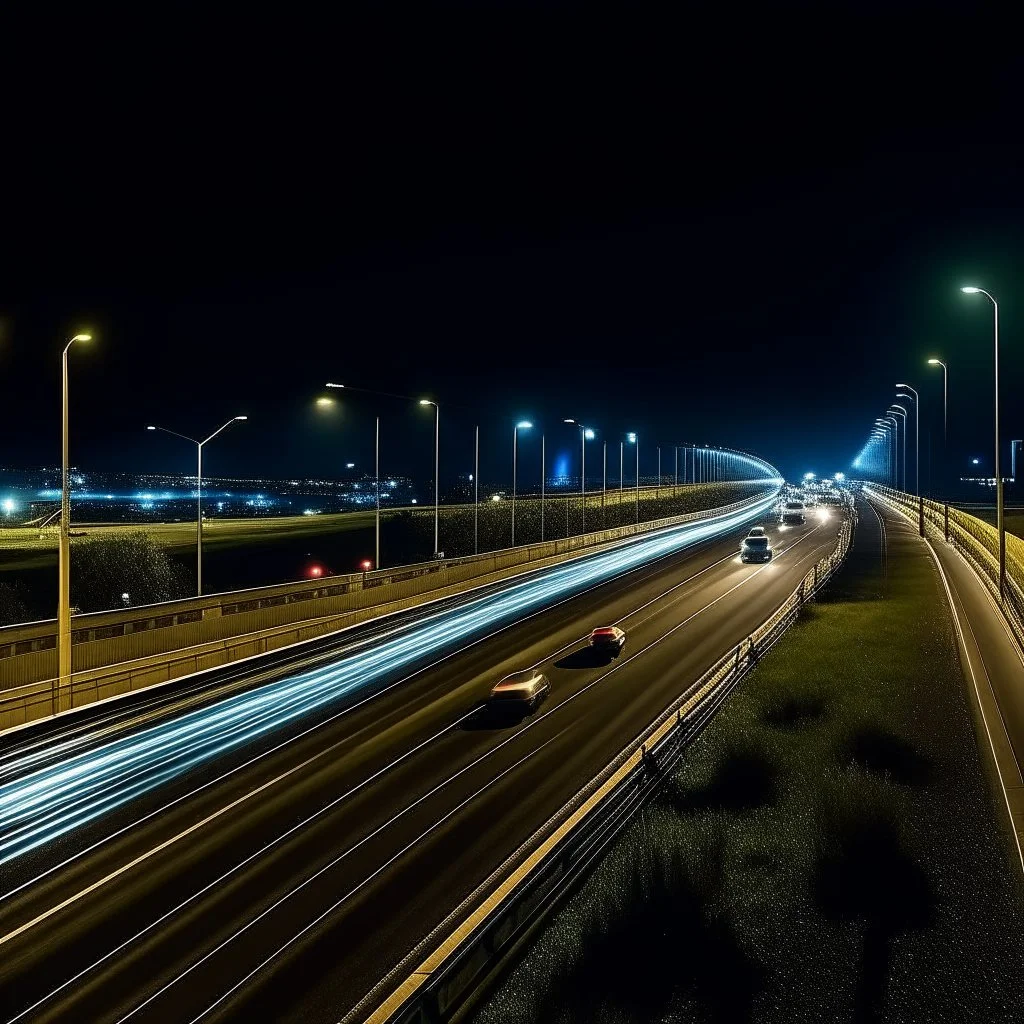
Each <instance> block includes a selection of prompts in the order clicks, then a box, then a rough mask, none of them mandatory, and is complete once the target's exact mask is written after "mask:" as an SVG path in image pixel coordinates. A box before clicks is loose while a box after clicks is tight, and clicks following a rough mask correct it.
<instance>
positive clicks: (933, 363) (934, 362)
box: [928, 359, 942, 366]
mask: <svg viewBox="0 0 1024 1024" xmlns="http://www.w3.org/2000/svg"><path fill="white" fill-rule="evenodd" d="M928 365H929V366H941V365H942V360H941V359H929V360H928Z"/></svg>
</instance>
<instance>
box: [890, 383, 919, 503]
mask: <svg viewBox="0 0 1024 1024" xmlns="http://www.w3.org/2000/svg"><path fill="white" fill-rule="evenodd" d="M896 387H898V388H906V389H907V390H906V391H905V392H899V391H897V392H896V397H897V398H910V399H912V400H913V402H914V494H915V495H916V496H917V497H920V496H921V400H920V398H919V397H918V394H917V392H916V391H915V390H914V389H913V388H912V387H911V386H910V385H909V384H897V385H896ZM905 473H906V468H905V467H904V475H905Z"/></svg>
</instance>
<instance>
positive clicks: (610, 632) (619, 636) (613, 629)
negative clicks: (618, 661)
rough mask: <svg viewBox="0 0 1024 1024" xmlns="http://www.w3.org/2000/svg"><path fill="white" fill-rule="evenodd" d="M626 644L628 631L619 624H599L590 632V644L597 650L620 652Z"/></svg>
mask: <svg viewBox="0 0 1024 1024" xmlns="http://www.w3.org/2000/svg"><path fill="white" fill-rule="evenodd" d="M625 645H626V633H625V631H624V630H621V629H619V627H618V626H598V627H597V629H595V630H594V632H593V633H591V634H590V646H591V647H593V648H595V649H596V650H601V651H611V652H612V653H613V654H618V653H619V651H621V650H622V648H623V647H624V646H625Z"/></svg>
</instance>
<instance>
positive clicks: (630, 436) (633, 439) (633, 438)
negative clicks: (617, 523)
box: [626, 431, 640, 526]
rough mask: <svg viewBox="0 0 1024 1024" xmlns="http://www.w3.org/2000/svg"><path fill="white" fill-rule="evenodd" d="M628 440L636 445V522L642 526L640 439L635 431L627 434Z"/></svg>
mask: <svg viewBox="0 0 1024 1024" xmlns="http://www.w3.org/2000/svg"><path fill="white" fill-rule="evenodd" d="M626 440H627V441H628V442H629V443H630V444H635V445H636V522H637V525H638V526H639V525H640V439H639V437H637V435H636V432H635V431H630V432H629V433H628V434H626Z"/></svg>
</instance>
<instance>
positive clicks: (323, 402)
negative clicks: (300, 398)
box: [316, 385, 336, 409]
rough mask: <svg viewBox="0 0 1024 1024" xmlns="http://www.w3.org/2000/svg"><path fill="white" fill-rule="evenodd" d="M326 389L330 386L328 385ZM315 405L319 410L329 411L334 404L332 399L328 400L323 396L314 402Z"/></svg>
mask: <svg viewBox="0 0 1024 1024" xmlns="http://www.w3.org/2000/svg"><path fill="white" fill-rule="evenodd" d="M328 387H330V385H328ZM316 404H317V406H318V407H319V408H321V409H330V408H331V407H332V406H334V405H335V404H336V403H335V401H334V399H333V398H329V397H328V396H327V395H324V396H323V397H321V398H318V399H317V400H316Z"/></svg>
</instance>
